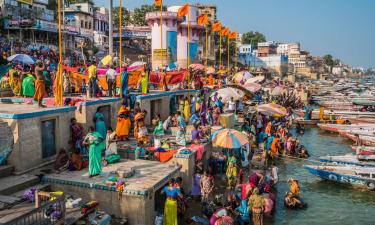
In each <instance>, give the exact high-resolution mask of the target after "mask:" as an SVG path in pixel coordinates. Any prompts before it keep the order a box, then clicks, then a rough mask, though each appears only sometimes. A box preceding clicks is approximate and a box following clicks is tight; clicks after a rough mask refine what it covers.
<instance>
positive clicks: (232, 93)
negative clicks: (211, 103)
mask: <svg viewBox="0 0 375 225" xmlns="http://www.w3.org/2000/svg"><path fill="white" fill-rule="evenodd" d="M216 92H217V93H218V96H219V97H222V98H223V102H228V101H229V100H230V98H231V97H233V99H234V100H235V101H236V100H239V99H241V98H242V97H243V96H244V93H243V91H241V90H238V89H235V88H231V87H227V88H222V89H219V90H218V91H216ZM214 95H215V93H212V95H211V97H213V96H214Z"/></svg>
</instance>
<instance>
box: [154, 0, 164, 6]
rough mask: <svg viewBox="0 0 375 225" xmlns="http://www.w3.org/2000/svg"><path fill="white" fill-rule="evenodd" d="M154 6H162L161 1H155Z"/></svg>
mask: <svg viewBox="0 0 375 225" xmlns="http://www.w3.org/2000/svg"><path fill="white" fill-rule="evenodd" d="M155 5H156V6H159V7H160V6H162V5H163V0H155Z"/></svg>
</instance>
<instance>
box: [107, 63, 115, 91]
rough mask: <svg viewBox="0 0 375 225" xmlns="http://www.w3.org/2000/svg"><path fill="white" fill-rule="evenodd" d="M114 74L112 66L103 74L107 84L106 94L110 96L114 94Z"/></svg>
mask: <svg viewBox="0 0 375 225" xmlns="http://www.w3.org/2000/svg"><path fill="white" fill-rule="evenodd" d="M116 76H117V72H116V70H115V69H114V67H113V66H111V67H110V68H109V69H108V70H107V73H106V74H105V77H106V80H107V85H108V96H109V97H112V96H115V95H116Z"/></svg>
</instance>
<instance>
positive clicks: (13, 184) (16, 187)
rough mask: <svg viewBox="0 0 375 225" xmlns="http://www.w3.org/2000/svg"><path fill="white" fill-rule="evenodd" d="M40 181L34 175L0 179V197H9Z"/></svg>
mask: <svg viewBox="0 0 375 225" xmlns="http://www.w3.org/2000/svg"><path fill="white" fill-rule="evenodd" d="M39 182H40V179H39V178H38V177H37V176H34V175H28V174H23V175H19V176H8V177H4V178H1V179H0V184H1V185H0V195H10V194H13V193H16V192H18V191H22V190H24V189H27V188H28V187H31V186H33V185H36V184H38V183H39Z"/></svg>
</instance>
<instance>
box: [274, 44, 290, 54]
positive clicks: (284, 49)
mask: <svg viewBox="0 0 375 225" xmlns="http://www.w3.org/2000/svg"><path fill="white" fill-rule="evenodd" d="M276 46H277V47H276V53H277V54H278V55H288V53H289V44H283V43H277V44H276Z"/></svg>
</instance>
